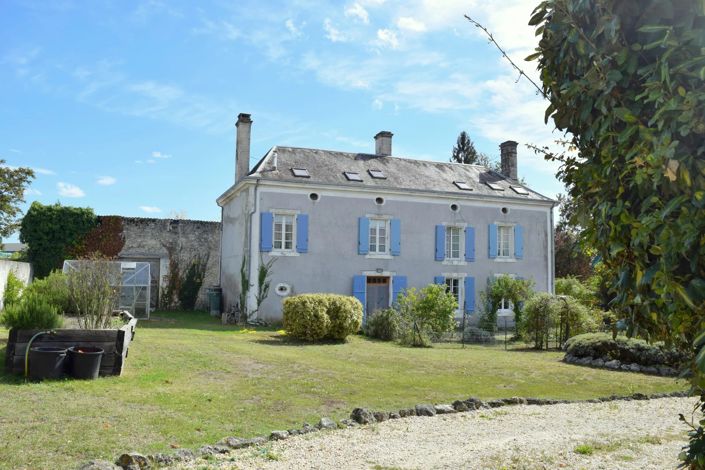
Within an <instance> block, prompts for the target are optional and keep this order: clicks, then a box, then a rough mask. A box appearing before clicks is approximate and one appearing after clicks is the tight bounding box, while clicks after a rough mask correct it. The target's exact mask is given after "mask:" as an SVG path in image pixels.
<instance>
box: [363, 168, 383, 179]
mask: <svg viewBox="0 0 705 470" xmlns="http://www.w3.org/2000/svg"><path fill="white" fill-rule="evenodd" d="M367 172H368V173H369V174H370V176H371V177H373V178H375V179H378V180H386V179H387V176H386V175H385V174H384V172H383V171H382V170H367Z"/></svg>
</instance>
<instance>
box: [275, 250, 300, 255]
mask: <svg viewBox="0 0 705 470" xmlns="http://www.w3.org/2000/svg"><path fill="white" fill-rule="evenodd" d="M299 255H300V253H298V252H296V251H270V252H269V256H299Z"/></svg>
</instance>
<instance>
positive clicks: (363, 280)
mask: <svg viewBox="0 0 705 470" xmlns="http://www.w3.org/2000/svg"><path fill="white" fill-rule="evenodd" d="M366 292H367V277H366V276H353V297H355V298H356V299H357V300H359V301H360V303H361V304H362V312H363V318H366V317H367V312H366V310H367V303H366V301H365V295H366Z"/></svg>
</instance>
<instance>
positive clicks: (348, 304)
mask: <svg viewBox="0 0 705 470" xmlns="http://www.w3.org/2000/svg"><path fill="white" fill-rule="evenodd" d="M326 313H327V314H328V318H329V319H330V327H329V329H328V335H327V337H328V338H331V339H337V340H344V339H345V338H347V337H348V335H353V334H355V333H357V332H358V331H359V330H360V326H362V304H361V303H360V301H359V300H357V299H356V298H355V297H349V296H347V295H333V294H330V295H328V309H327V311H326Z"/></svg>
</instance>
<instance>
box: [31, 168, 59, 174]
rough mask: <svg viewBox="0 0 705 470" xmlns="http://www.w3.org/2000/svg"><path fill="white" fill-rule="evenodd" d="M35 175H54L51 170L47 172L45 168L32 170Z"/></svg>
mask: <svg viewBox="0 0 705 470" xmlns="http://www.w3.org/2000/svg"><path fill="white" fill-rule="evenodd" d="M32 169H33V170H34V172H35V173H39V174H40V175H55V174H56V173H54V172H53V171H51V170H47V169H46V168H32Z"/></svg>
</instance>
